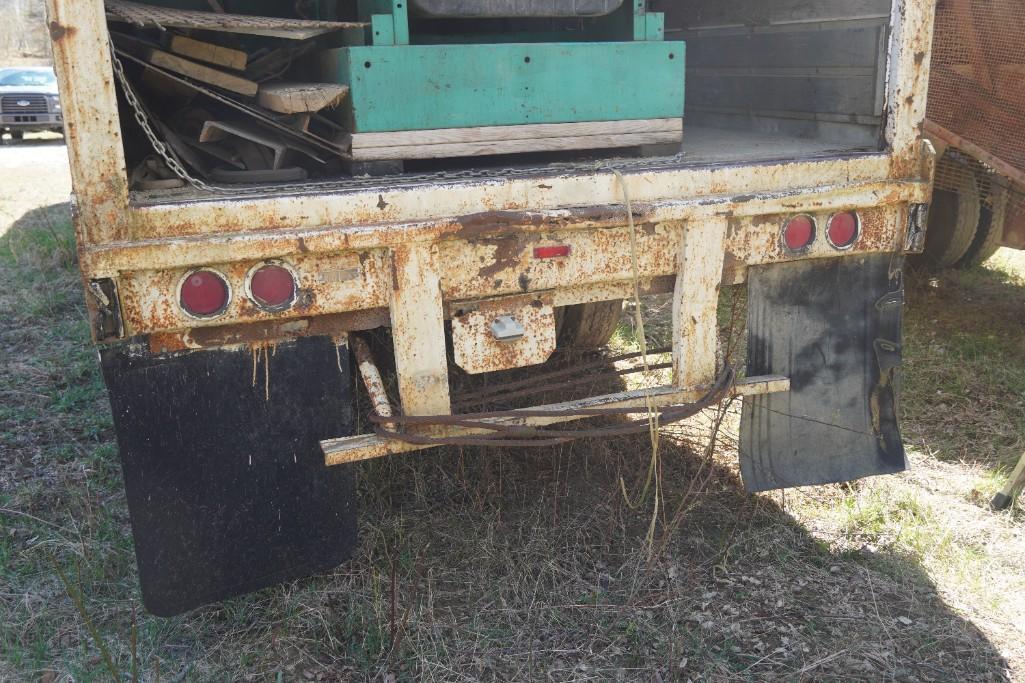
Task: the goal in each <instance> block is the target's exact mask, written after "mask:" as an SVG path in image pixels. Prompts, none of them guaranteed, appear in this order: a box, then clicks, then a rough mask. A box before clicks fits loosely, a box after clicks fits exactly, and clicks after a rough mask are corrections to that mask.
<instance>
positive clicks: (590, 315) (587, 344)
mask: <svg viewBox="0 0 1025 683" xmlns="http://www.w3.org/2000/svg"><path fill="white" fill-rule="evenodd" d="M622 315H623V301H622V300H621V299H616V300H614V301H595V302H591V303H587V304H574V305H572V306H566V307H564V308H560V309H559V310H558V311H557V312H556V320H555V322H556V331H557V333H558V347H559V349H562V350H574V351H592V350H594V349H598V348H601V347H602V346H605V345H606V344H608V343H609V340H610V339H612V335H613V334H615V333H616V327H617V326H618V325H619V319H620V318H621V317H622Z"/></svg>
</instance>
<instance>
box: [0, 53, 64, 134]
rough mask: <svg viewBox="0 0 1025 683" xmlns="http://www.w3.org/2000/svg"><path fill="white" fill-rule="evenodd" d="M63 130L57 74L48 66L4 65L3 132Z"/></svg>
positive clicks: (0, 76) (0, 84)
mask: <svg viewBox="0 0 1025 683" xmlns="http://www.w3.org/2000/svg"><path fill="white" fill-rule="evenodd" d="M38 132H51V133H63V132H64V122H63V119H62V114H61V103H60V98H59V97H58V95H57V77H56V76H55V75H54V73H53V69H51V68H50V67H47V66H26V67H17V68H13V67H12V68H9V69H0V134H2V133H7V134H9V135H10V136H11V139H12V140H21V139H22V138H23V137H24V136H25V133H38Z"/></svg>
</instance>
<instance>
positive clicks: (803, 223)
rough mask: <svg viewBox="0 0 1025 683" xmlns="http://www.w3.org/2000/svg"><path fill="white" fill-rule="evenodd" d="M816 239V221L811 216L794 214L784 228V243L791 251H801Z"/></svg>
mask: <svg viewBox="0 0 1025 683" xmlns="http://www.w3.org/2000/svg"><path fill="white" fill-rule="evenodd" d="M814 239H815V221H813V220H812V219H811V217H810V216H794V217H793V218H791V219H790V220H789V221H787V224H786V227H784V228H783V244H785V245H787V249H789V250H790V251H800V250H802V249H804V248H805V247H807V246H808V245H809V244H811V243H812V240H814Z"/></svg>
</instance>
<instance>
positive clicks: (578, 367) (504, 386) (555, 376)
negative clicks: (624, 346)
mask: <svg viewBox="0 0 1025 683" xmlns="http://www.w3.org/2000/svg"><path fill="white" fill-rule="evenodd" d="M672 350H673V349H672V348H671V347H667V348H658V349H652V350H651V351H648V355H649V356H657V355H660V354H663V353H669V352H671V351H672ZM642 355H644V354H642V353H640V352H639V351H638V352H635V353H627V354H623V355H619V356H603V357H601V358H598V359H596V360H591V361H587V362H583V363H577V362H573V364H572V365H571V366H570V367H568V368H563V369H560V370H552V371H550V372H541V373H536V374H534V375H533V376H531V377H528V378H526V379H521V380H514V381H512V382H502V383H500V384H495V385H492V386H487V387H482V388H481V389H477V390H476V391H470V392H467V393H465V394H462V395H460V396H459V400H458V403H459V404H460V405H465V404H467V403H480V402H484V401H487V400H489V399H490V398H492V395H493V394H502V398H510V397H511V394H510V392H514V391H519V390H521V389H524V388H525V387H526V388H529V390H530V392H531V393H540V392H539V391H536V390H535V388H536V387H537V386H538V384H539V383H541V384H542V385H546V384H549V383H552V385H553V388H558V387H564V386H566V382H559V383H558V384H557V385H556V384H554V383H555V381H556V380H561V379H562V378H564V377H574V376H579V375H580V374H581V373H582V372H585V371H587V370H593V369H594V368H600V367H603V366H605V365H609V364H611V363H619V362H622V361H628V360H635V359H637V358H640V357H641V356H642ZM640 370H643V368H642V367H640V366H638V367H637V369H636V370H635V369H633V368H627V369H626V370H622V371H616V372H615V374H617V375H627V374H630V373H631V372H637V371H640ZM591 379H593V378H588V381H590V380H591ZM574 381H575V380H574Z"/></svg>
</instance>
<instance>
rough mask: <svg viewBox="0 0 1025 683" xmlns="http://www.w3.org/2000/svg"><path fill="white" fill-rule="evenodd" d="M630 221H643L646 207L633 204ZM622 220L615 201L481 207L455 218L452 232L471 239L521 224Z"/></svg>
mask: <svg viewBox="0 0 1025 683" xmlns="http://www.w3.org/2000/svg"><path fill="white" fill-rule="evenodd" d="M633 209H634V211H633V218H634V222H636V223H640V222H646V221H647V220H648V214H649V213H650V208H649V207H647V206H646V205H634V207H633ZM625 221H626V214H625V212H624V211H623V209H622V207H620V206H618V205H614V204H613V205H602V206H582V207H572V208H568V209H561V210H559V211H558V212H552V213H543V212H538V211H483V212H480V213H474V214H468V215H466V216H460V217H459V218H456V219H455V222H456V225H457V226H458V230H457V231H456V233H455V235H456V236H457V237H462V238H465V239H475V238H480V237H484V236H489V235H494V234H495V233H503V232H511V231H517V230H522V229H523V228H528V227H529V228H546V227H550V228H555V229H558V228H566V227H570V226H573V225H581V227H586V226H604V225H608V226H612V225H621V224H622V223H623V222H625Z"/></svg>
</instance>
